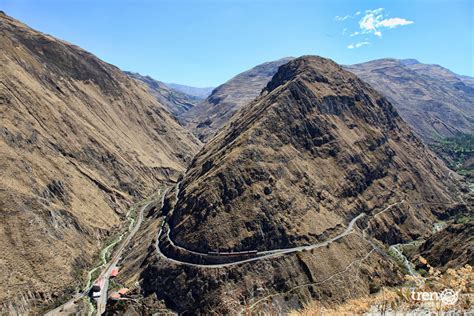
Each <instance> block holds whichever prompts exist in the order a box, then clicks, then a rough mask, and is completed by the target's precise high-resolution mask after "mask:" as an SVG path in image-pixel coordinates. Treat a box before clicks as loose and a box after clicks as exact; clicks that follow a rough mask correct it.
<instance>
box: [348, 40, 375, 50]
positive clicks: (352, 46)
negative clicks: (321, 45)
mask: <svg viewBox="0 0 474 316" xmlns="http://www.w3.org/2000/svg"><path fill="white" fill-rule="evenodd" d="M369 44H370V42H367V41H366V42H358V43H355V44H349V45H348V46H347V48H349V49H354V48H359V47H362V46H365V45H369Z"/></svg>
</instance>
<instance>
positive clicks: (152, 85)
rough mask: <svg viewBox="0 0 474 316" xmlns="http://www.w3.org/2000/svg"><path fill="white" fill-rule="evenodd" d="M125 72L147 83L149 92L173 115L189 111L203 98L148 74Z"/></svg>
mask: <svg viewBox="0 0 474 316" xmlns="http://www.w3.org/2000/svg"><path fill="white" fill-rule="evenodd" d="M126 74H127V75H129V76H130V77H132V78H133V79H136V80H139V81H141V82H143V83H144V84H145V85H147V86H148V89H149V92H150V93H151V94H152V95H153V96H154V97H155V98H156V99H157V100H158V102H160V104H162V105H164V106H165V107H166V109H168V111H170V113H171V114H173V115H174V116H175V117H179V116H180V115H181V114H183V113H184V112H187V111H189V110H190V109H192V108H193V107H194V106H196V105H197V104H199V103H200V102H201V101H202V100H203V98H200V97H197V96H193V95H189V94H186V93H183V92H181V91H178V90H175V89H173V88H170V87H168V86H167V85H166V84H165V83H163V82H161V81H158V80H155V79H153V78H151V77H150V76H142V75H140V74H139V73H135V72H126Z"/></svg>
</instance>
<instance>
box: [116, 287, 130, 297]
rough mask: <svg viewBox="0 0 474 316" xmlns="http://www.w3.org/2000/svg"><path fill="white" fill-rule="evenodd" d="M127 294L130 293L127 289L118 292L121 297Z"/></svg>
mask: <svg viewBox="0 0 474 316" xmlns="http://www.w3.org/2000/svg"><path fill="white" fill-rule="evenodd" d="M127 292H128V289H127V288H126V287H124V288H121V289H120V290H119V291H118V293H119V294H120V295H124V294H125V293H127Z"/></svg>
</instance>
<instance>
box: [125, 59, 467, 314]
mask: <svg viewBox="0 0 474 316" xmlns="http://www.w3.org/2000/svg"><path fill="white" fill-rule="evenodd" d="M452 177H453V175H451V174H450V171H449V170H448V169H447V168H446V166H445V165H444V164H443V162H442V161H441V160H440V159H438V158H437V157H436V156H435V155H434V154H433V153H432V152H431V151H430V150H429V149H428V148H427V147H426V146H425V145H424V144H423V143H422V142H421V141H420V140H419V139H418V138H417V136H415V134H414V133H413V132H412V131H411V130H410V128H409V127H408V125H407V124H406V123H405V122H404V121H403V120H402V119H401V117H400V116H399V115H398V113H397V111H396V110H395V109H394V107H393V106H392V105H391V104H390V102H389V101H388V100H387V99H386V98H384V97H382V96H381V95H380V94H379V93H378V92H376V91H375V90H374V89H373V88H371V87H370V86H369V85H368V84H366V83H364V82H363V81H361V80H360V79H359V78H357V77H356V76H355V75H353V74H352V73H350V72H348V71H345V70H344V69H343V68H341V67H340V66H339V65H337V64H336V63H334V62H332V61H331V60H328V59H324V58H320V57H314V56H305V57H300V58H297V59H295V60H292V61H291V62H289V63H287V64H285V65H284V66H282V67H280V68H279V70H278V72H277V73H276V74H275V75H274V76H273V78H272V79H271V80H270V82H269V83H268V84H267V86H266V87H265V89H264V90H263V91H262V93H261V94H260V96H259V97H257V98H256V99H255V100H254V101H252V102H251V103H250V104H249V105H248V106H246V107H244V108H242V109H241V110H240V111H239V112H238V113H236V114H235V115H234V117H233V118H232V120H231V121H230V123H229V124H227V125H226V126H225V127H224V128H223V130H222V131H221V132H220V133H219V134H217V135H216V136H215V137H214V138H212V139H211V140H210V141H209V142H208V143H207V144H206V145H205V146H204V148H203V149H202V150H201V151H200V152H199V153H198V154H197V156H196V157H195V158H194V159H193V161H192V163H191V166H190V167H189V169H188V170H187V171H186V173H185V175H184V178H183V179H182V180H181V181H180V183H179V185H178V186H177V187H174V188H173V189H172V190H171V191H169V192H168V198H167V200H166V202H165V207H164V209H163V212H165V213H168V212H170V211H171V210H173V211H172V212H171V216H170V219H169V221H168V223H169V226H170V233H169V238H170V240H172V241H173V242H174V244H175V246H172V245H171V244H169V242H168V243H167V241H166V240H165V241H163V242H162V241H160V242H159V243H158V244H160V243H162V244H163V245H164V248H163V247H158V248H156V247H155V245H154V243H155V241H156V237H157V236H156V235H155V236H153V237H148V245H149V246H148V247H147V254H146V255H145V254H142V255H141V259H140V260H139V261H137V260H138V259H137V257H136V256H137V253H136V252H133V251H132V255H129V256H130V257H132V258H134V262H140V264H139V266H140V269H141V271H142V272H141V275H140V276H136V275H134V276H133V278H135V279H134V280H136V278H138V279H141V281H140V282H141V283H140V284H141V295H143V296H144V297H145V299H144V300H143V301H142V305H141V306H139V307H136V306H135V307H133V308H134V309H135V310H137V309H136V308H138V309H140V308H141V310H142V311H143V310H147V309H146V308H147V306H148V307H150V306H154V308H163V307H167V308H170V309H172V310H174V311H176V312H179V313H199V312H201V313H205V314H206V313H218V314H222V313H224V314H225V313H234V312H255V311H259V310H262V308H266V310H267V311H268V308H276V309H277V310H278V311H279V312H285V311H288V310H289V309H292V308H297V307H301V304H302V302H308V301H311V300H314V299H317V300H321V301H324V302H326V303H327V304H330V303H331V302H341V301H344V300H347V299H350V298H354V297H357V296H360V295H367V294H368V293H373V292H376V291H378V289H379V288H380V286H382V285H394V284H397V283H399V282H401V280H402V279H401V273H400V271H399V270H398V268H397V266H396V265H395V264H394V263H392V261H391V260H390V258H389V257H388V256H387V255H386V250H387V247H388V246H389V245H392V244H396V243H402V242H408V241H411V240H415V239H418V238H420V237H427V236H429V235H431V231H432V226H433V222H434V221H436V220H437V219H439V218H440V217H442V216H443V214H446V213H452V212H454V211H453V210H456V209H457V208H459V207H460V206H459V204H460V203H462V202H461V201H460V200H458V196H459V192H458V191H457V186H456V181H455V179H453V178H452ZM176 194H177V198H176V197H175V195H176ZM156 212H159V210H155V213H153V214H151V215H150V221H149V222H148V227H151V226H150V225H154V227H155V228H156V229H158V227H160V225H161V219H160V217H159V215H157V214H159V213H156ZM359 218H360V221H358V222H356V221H357V220H358V219H359ZM351 225H354V226H351ZM348 227H353V231H352V232H350V233H349V234H347V235H344V236H343V237H341V238H337V239H334V238H335V236H340V235H341V233H342V232H343V231H344V230H347V229H348ZM156 229H155V230H154V231H155V232H156ZM160 238H161V236H160ZM331 238H332V239H334V242H330V243H327V244H325V246H324V247H318V248H315V249H312V250H306V251H296V252H294V253H289V254H287V255H281V256H277V257H273V258H268V259H262V260H256V261H253V262H247V263H241V264H235V265H232V264H231V265H229V266H222V267H221V266H219V265H217V266H215V267H206V264H208V263H209V262H210V261H209V260H210V259H209V258H208V256H209V255H205V254H209V253H216V252H237V251H258V252H262V251H268V250H275V249H290V248H295V247H301V246H308V245H318V244H324V241H327V240H329V239H331ZM142 241H143V240H142ZM141 248H142V249H145V248H146V245H143V244H142V245H141ZM163 251H165V253H163ZM193 253H194V254H199V255H193ZM193 256H194V258H192V257H193ZM165 257H167V258H165ZM170 258H171V259H172V260H170ZM235 258H238V257H234V259H232V258H230V259H229V257H227V259H225V262H230V263H232V260H240V259H235ZM193 260H194V261H193ZM223 260H224V259H223ZM193 262H195V263H200V264H201V265H204V266H193V265H192V263H193ZM125 269H127V268H125ZM130 275H132V274H131V273H130ZM123 281H124V282H126V280H125V279H124V280H123ZM341 286H342V287H343V288H344V290H341ZM157 306H158V307H157ZM152 310H153V309H149V310H148V311H152Z"/></svg>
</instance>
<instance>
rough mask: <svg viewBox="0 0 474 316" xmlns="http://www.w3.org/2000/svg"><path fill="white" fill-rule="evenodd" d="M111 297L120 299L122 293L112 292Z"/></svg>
mask: <svg viewBox="0 0 474 316" xmlns="http://www.w3.org/2000/svg"><path fill="white" fill-rule="evenodd" d="M110 298H111V299H113V300H118V299H120V294H118V293H117V292H113V293H112V294H110Z"/></svg>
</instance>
